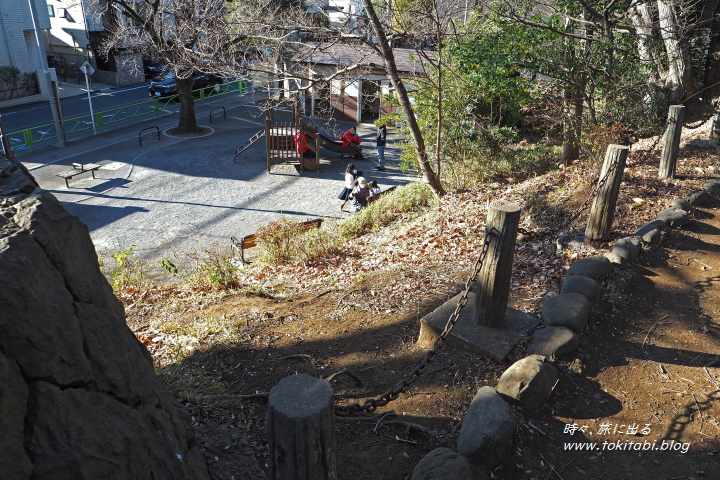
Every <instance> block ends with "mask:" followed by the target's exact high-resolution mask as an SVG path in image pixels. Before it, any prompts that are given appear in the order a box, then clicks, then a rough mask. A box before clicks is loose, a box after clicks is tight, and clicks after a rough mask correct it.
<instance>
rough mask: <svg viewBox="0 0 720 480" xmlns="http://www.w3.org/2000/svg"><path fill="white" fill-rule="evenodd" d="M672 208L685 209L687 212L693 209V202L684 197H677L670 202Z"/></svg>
mask: <svg viewBox="0 0 720 480" xmlns="http://www.w3.org/2000/svg"><path fill="white" fill-rule="evenodd" d="M670 207H671V208H677V209H679V210H685V211H686V212H691V211H692V204H691V203H690V202H689V201H687V200H685V199H684V198H676V199H675V200H673V201H672V202H670Z"/></svg>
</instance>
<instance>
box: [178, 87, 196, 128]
mask: <svg viewBox="0 0 720 480" xmlns="http://www.w3.org/2000/svg"><path fill="white" fill-rule="evenodd" d="M176 82H177V83H176V85H177V92H178V100H179V101H180V121H179V123H178V126H177V130H176V133H197V132H199V131H200V129H199V128H198V125H197V119H196V118H195V99H194V98H193V96H192V86H193V77H189V78H183V79H180V78H176Z"/></svg>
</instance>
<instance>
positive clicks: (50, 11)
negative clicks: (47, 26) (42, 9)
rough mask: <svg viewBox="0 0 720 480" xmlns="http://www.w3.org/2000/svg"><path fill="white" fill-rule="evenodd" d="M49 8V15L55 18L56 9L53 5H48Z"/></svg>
mask: <svg viewBox="0 0 720 480" xmlns="http://www.w3.org/2000/svg"><path fill="white" fill-rule="evenodd" d="M47 7H48V15H49V16H50V18H55V7H53V6H52V5H48V6H47Z"/></svg>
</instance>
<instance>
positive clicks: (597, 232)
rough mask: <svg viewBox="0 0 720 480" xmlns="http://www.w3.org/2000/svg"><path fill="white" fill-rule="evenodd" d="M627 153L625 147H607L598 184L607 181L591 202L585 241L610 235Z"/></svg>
mask: <svg viewBox="0 0 720 480" xmlns="http://www.w3.org/2000/svg"><path fill="white" fill-rule="evenodd" d="M629 151H630V147H627V146H625V145H608V149H607V152H606V153H605V161H604V162H603V166H602V170H601V171H600V179H599V180H598V184H599V183H600V182H602V181H603V179H604V178H605V177H607V179H606V180H605V183H604V184H603V186H602V187H601V188H600V190H599V191H598V194H597V196H596V197H595V200H593V204H592V208H591V209H590V219H589V220H588V226H587V228H586V229H585V239H586V240H590V241H594V240H605V239H606V238H607V237H608V236H609V235H610V231H611V229H612V224H613V220H614V218H615V205H616V204H617V197H618V193H619V192H620V183H621V182H622V176H623V171H624V170H625V160H626V159H627V156H628V152H629ZM613 165H615V168H614V169H613V170H612V172H608V171H609V170H610V168H611V167H612V166H613Z"/></svg>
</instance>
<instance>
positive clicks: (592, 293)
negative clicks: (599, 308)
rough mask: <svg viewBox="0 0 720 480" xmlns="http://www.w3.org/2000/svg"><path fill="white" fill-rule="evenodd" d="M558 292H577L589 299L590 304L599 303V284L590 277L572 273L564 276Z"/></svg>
mask: <svg viewBox="0 0 720 480" xmlns="http://www.w3.org/2000/svg"><path fill="white" fill-rule="evenodd" d="M560 293H579V294H581V295H585V298H587V299H588V300H590V305H597V304H598V303H600V293H601V288H600V284H599V283H598V282H596V281H595V280H593V279H592V278H590V277H581V276H580V275H573V276H572V277H565V281H564V282H563V284H562V287H561V288H560Z"/></svg>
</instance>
